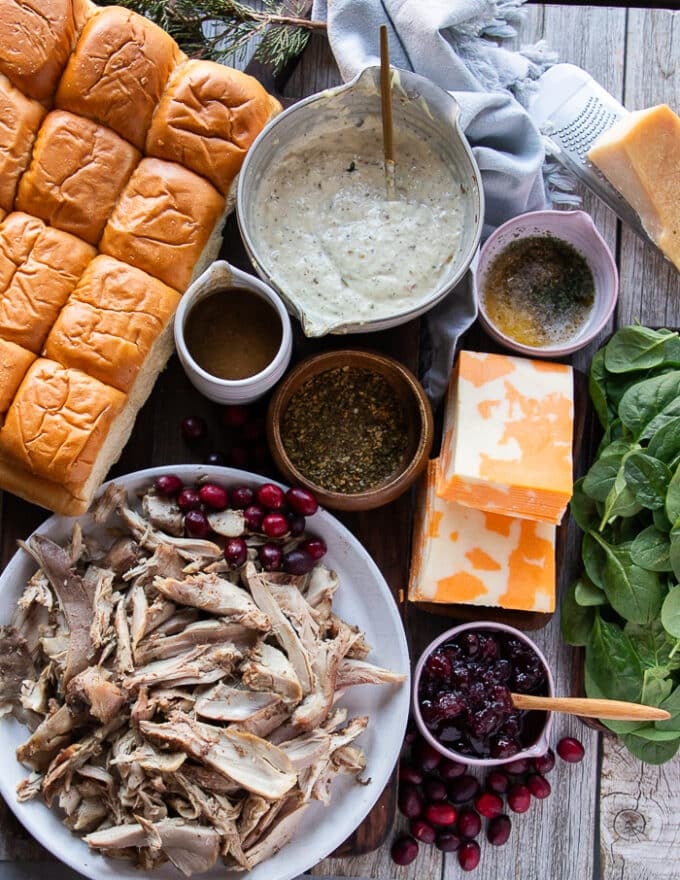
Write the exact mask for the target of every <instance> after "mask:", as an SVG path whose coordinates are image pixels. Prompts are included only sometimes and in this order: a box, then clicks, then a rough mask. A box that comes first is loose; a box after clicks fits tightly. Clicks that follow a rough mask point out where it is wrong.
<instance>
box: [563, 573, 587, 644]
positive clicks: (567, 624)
mask: <svg viewBox="0 0 680 880" xmlns="http://www.w3.org/2000/svg"><path fill="white" fill-rule="evenodd" d="M577 583H578V581H577V582H576V583H574V584H571V585H570V586H569V588H568V589H567V591H566V592H565V594H564V598H563V599H562V606H561V608H560V629H561V631H562V638H563V639H564V641H565V642H566V643H567V644H568V645H585V644H587V642H588V639H589V637H590V631H591V630H592V628H593V622H594V620H595V611H594V609H593V608H592V607H588V608H586V607H584V606H582V605H579V604H578V603H577V602H576V598H575V593H576V584H577Z"/></svg>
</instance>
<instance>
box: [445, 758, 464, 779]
mask: <svg viewBox="0 0 680 880" xmlns="http://www.w3.org/2000/svg"><path fill="white" fill-rule="evenodd" d="M439 775H440V777H441V778H442V779H443V780H444V782H450V781H451V780H452V779H457V778H458V777H459V776H464V775H465V764H461V763H460V762H459V761H452V760H451V759H450V758H444V760H443V761H442V762H441V764H440V765H439Z"/></svg>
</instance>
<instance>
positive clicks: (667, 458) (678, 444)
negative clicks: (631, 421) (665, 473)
mask: <svg viewBox="0 0 680 880" xmlns="http://www.w3.org/2000/svg"><path fill="white" fill-rule="evenodd" d="M647 454H648V455H652V456H654V458H658V459H659V461H663V462H665V463H666V464H667V465H670V463H671V462H672V461H673V460H674V459H675V458H676V457H677V456H678V455H680V416H675V418H672V419H669V420H668V421H667V422H666V423H665V424H664V425H662V426H661V427H660V428H659V429H658V430H656V431H655V432H654V433H653V434H652V436H651V437H650V440H649V444H648V446H647Z"/></svg>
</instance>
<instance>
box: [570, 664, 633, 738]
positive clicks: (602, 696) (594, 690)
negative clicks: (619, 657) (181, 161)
mask: <svg viewBox="0 0 680 880" xmlns="http://www.w3.org/2000/svg"><path fill="white" fill-rule="evenodd" d="M583 684H584V688H585V692H586V693H587V694H588V696H589V697H592V698H593V699H598V700H606V699H608V697H609V694H606V693H605V692H604V691H602V690H600V688H599V687H598V686H597V684H596V683H595V682H594V681H593V680H592V678H591V677H590V673H589V671H588V668H587V667H586V668H585V669H584V676H583ZM600 722H601V723H602V724H604V725H605V727H608V728H609V730H611V731H612V732H613V733H618V734H623V733H632V731H634V730H639V729H640V728H641V727H645V726H646V725H647V724H648V722H647V721H613V720H610V719H608V718H600Z"/></svg>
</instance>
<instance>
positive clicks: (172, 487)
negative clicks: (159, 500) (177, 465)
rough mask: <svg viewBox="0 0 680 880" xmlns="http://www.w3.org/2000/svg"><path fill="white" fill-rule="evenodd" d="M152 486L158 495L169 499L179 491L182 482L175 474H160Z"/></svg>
mask: <svg viewBox="0 0 680 880" xmlns="http://www.w3.org/2000/svg"><path fill="white" fill-rule="evenodd" d="M153 485H154V488H155V490H156V492H158V494H159V495H165V496H166V497H168V498H171V497H172V496H173V495H177V494H178V492H179V491H180V490H181V488H182V481H181V480H180V478H179V477H178V476H177V475H176V474H162V475H161V476H160V477H156V479H155V480H154V481H153Z"/></svg>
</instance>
